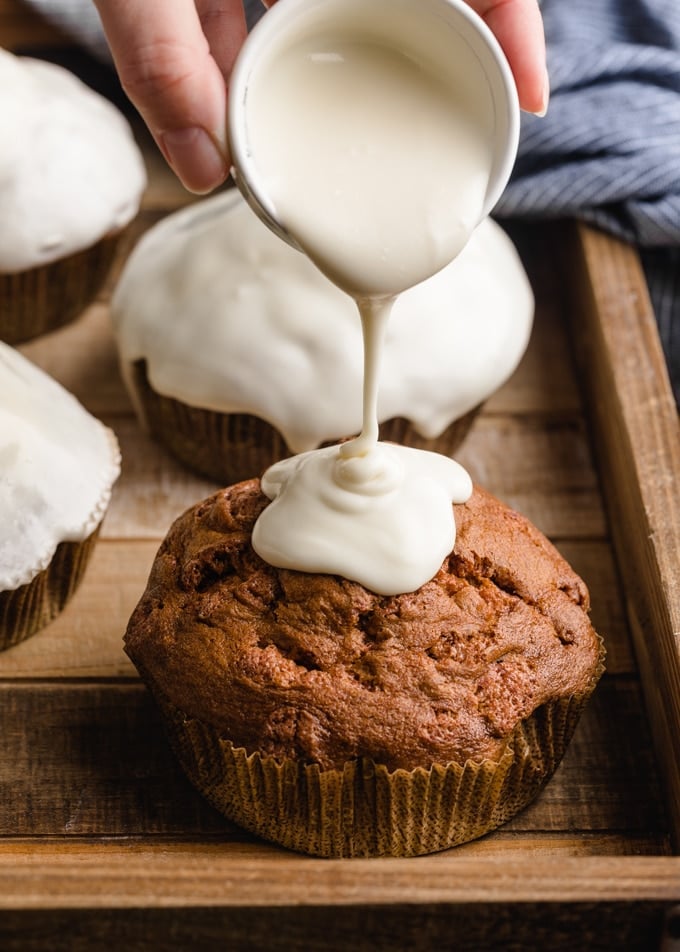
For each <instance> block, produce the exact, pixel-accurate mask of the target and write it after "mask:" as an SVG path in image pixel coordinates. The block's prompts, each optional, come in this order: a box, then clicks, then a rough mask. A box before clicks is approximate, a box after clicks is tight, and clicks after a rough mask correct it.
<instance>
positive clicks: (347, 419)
mask: <svg viewBox="0 0 680 952" xmlns="http://www.w3.org/2000/svg"><path fill="white" fill-rule="evenodd" d="M533 312H534V299H533V294H532V291H531V287H530V285H529V281H528V279H527V276H526V274H525V272H524V269H523V267H522V265H521V262H520V260H519V256H518V254H517V252H516V251H515V248H514V246H513V245H512V242H511V241H510V239H509V238H508V237H507V235H506V234H505V233H504V232H503V231H502V229H501V228H500V227H499V226H498V225H496V224H495V223H494V222H493V221H491V220H489V219H487V220H486V221H484V222H482V224H481V225H480V226H479V227H478V228H477V230H476V231H475V233H474V234H473V236H472V238H471V240H470V242H469V244H468V246H467V247H466V248H465V249H464V251H463V252H462V253H461V254H460V255H459V257H458V258H457V259H456V260H455V261H454V262H452V263H451V264H450V265H448V266H447V267H446V268H444V269H443V270H442V271H440V272H439V273H438V274H436V275H434V276H433V277H432V278H429V279H428V280H427V281H425V282H423V283H422V284H420V285H418V286H416V287H415V288H412V289H411V290H409V291H407V292H405V293H404V294H402V295H401V296H400V297H399V299H398V300H397V301H396V303H395V305H394V310H393V312H392V315H391V318H390V323H389V326H388V330H387V339H386V341H385V348H384V356H383V361H382V366H381V372H380V389H379V399H378V414H379V420H380V424H381V438H382V439H383V440H393V441H395V442H399V443H406V444H408V445H412V446H417V447H419V448H422V449H429V450H436V451H438V452H442V453H445V454H451V453H453V452H454V451H455V449H456V448H457V447H458V445H459V444H460V443H461V441H462V439H463V438H464V436H465V435H466V433H467V431H468V429H469V426H470V424H471V422H472V419H473V417H474V415H475V412H476V410H477V409H478V408H479V406H480V405H481V404H482V403H483V402H484V400H486V399H487V397H489V396H490V395H491V394H492V393H493V392H494V391H495V390H496V389H498V387H500V386H501V384H503V383H504V382H505V381H506V380H507V379H508V377H510V375H511V374H512V372H513V371H514V370H515V368H516V366H517V364H518V363H519V360H520V358H521V357H522V355H523V354H524V351H525V349H526V346H527V343H528V340H529V335H530V332H531V326H532V321H533ZM111 314H112V319H113V324H114V330H115V334H116V339H117V343H118V348H119V354H120V360H121V367H122V373H123V377H124V380H125V382H126V385H127V386H128V389H129V391H130V393H131V395H132V399H133V401H134V404H135V408H136V410H137V412H138V414H139V416H140V418H141V420H142V422H143V423H144V424H145V425H146V426H147V428H148V429H149V430H150V432H151V433H152V435H153V436H155V437H156V438H157V439H158V440H159V442H161V443H163V444H164V445H165V446H166V447H167V448H168V449H169V450H170V451H171V452H172V453H173V454H174V455H175V456H176V457H177V458H178V459H180V460H181V461H182V462H183V463H184V464H185V465H187V466H188V467H190V468H191V469H193V470H195V471H197V472H199V473H201V474H202V475H204V476H208V477H210V478H212V479H215V480H216V481H218V482H221V483H224V484H226V483H230V482H234V481H238V480H240V479H244V478H248V477H251V476H256V475H260V474H261V473H262V472H263V471H264V469H266V468H267V466H269V465H270V464H271V463H273V462H275V461H276V460H277V459H280V458H282V457H284V456H287V455H289V454H290V453H298V452H302V451H304V450H308V449H312V448H314V447H316V446H319V445H322V444H324V443H329V442H335V441H337V440H339V439H342V438H343V437H348V436H351V435H353V434H355V433H357V432H358V431H359V429H360V427H361V399H362V374H363V367H362V343H361V325H360V322H359V319H358V316H357V313H356V306H355V304H354V302H353V301H352V299H351V298H350V297H349V296H348V295H346V294H344V292H342V291H340V290H339V289H338V288H336V287H335V286H334V285H333V284H331V283H330V282H329V281H328V280H327V279H326V278H325V277H324V276H323V275H322V274H321V272H320V271H318V270H317V269H316V268H315V267H314V265H312V264H311V262H310V261H309V259H308V258H307V257H306V256H305V255H302V254H300V253H299V252H298V251H295V250H294V249H292V248H291V247H289V246H288V245H287V244H285V243H284V242H283V241H281V240H280V239H279V238H277V237H276V236H275V235H273V234H272V233H271V232H270V231H269V230H268V229H267V228H266V227H265V226H264V225H263V224H262V223H261V222H260V221H259V219H258V218H257V217H256V216H255V215H254V214H253V212H252V211H251V210H250V209H249V208H248V206H247V205H246V203H245V202H244V200H243V199H242V198H241V196H240V194H239V193H238V192H236V191H235V190H232V191H227V192H224V193H221V194H219V195H217V196H215V197H212V198H209V199H206V200H203V201H200V202H198V203H196V204H194V205H192V206H190V207H189V208H186V209H183V210H181V211H179V212H175V213H174V214H171V215H169V216H168V217H166V218H165V219H164V220H163V221H161V222H160V223H159V224H157V225H156V226H154V227H153V228H152V229H150V230H149V231H148V232H147V233H146V234H145V235H144V237H143V238H142V239H141V241H140V242H139V243H138V245H137V246H136V248H135V249H134V250H133V252H132V254H131V255H130V257H129V258H128V260H127V262H126V265H125V267H124V269H123V272H122V274H121V277H120V280H119V282H118V285H117V287H116V289H115V291H114V295H113V299H112V308H111Z"/></svg>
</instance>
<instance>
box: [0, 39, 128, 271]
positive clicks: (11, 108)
mask: <svg viewBox="0 0 680 952" xmlns="http://www.w3.org/2000/svg"><path fill="white" fill-rule="evenodd" d="M0 142H2V150H1V151H0V208H1V209H2V228H1V229H0V273H6V274H10V273H16V272H20V271H25V270H28V269H30V268H34V267H39V266H41V265H44V264H48V263H50V262H52V261H56V260H59V259H61V258H64V257H66V256H67V255H70V254H73V253H75V252H77V251H81V250H83V249H85V248H88V247H90V246H91V245H93V244H94V243H95V242H97V241H98V240H99V239H100V238H103V237H104V236H105V235H108V234H112V233H115V232H117V231H120V229H122V228H123V227H124V226H125V225H127V224H128V222H130V221H131V219H132V218H133V217H134V216H135V215H136V213H137V211H138V209H139V203H140V199H141V196H142V192H143V191H144V188H145V186H146V170H145V168H144V162H143V160H142V156H141V152H140V151H139V148H138V147H137V145H136V143H135V141H134V139H133V136H132V132H131V129H130V127H129V125H128V123H127V121H126V120H125V118H124V117H123V116H122V115H121V113H120V112H119V111H118V110H117V109H116V108H115V106H113V105H112V104H111V103H110V102H109V101H108V100H106V99H104V98H103V97H102V96H100V95H99V94H98V93H95V92H94V91H93V90H91V89H89V88H88V87H87V86H86V85H85V84H84V83H82V82H81V81H80V80H79V79H78V78H77V77H76V76H74V75H73V74H72V73H70V72H69V71H68V70H66V69H64V68H62V67H61V66H57V65H55V64H53V63H48V62H44V61H42V60H35V59H31V58H29V57H17V56H14V55H12V54H11V53H8V52H6V51H5V50H0Z"/></svg>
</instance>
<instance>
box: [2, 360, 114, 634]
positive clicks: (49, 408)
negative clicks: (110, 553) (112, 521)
mask: <svg viewBox="0 0 680 952" xmlns="http://www.w3.org/2000/svg"><path fill="white" fill-rule="evenodd" d="M0 458H1V459H2V479H0V524H1V525H2V527H3V533H2V539H0V649H5V648H8V647H9V646H10V645H13V644H16V643H17V642H19V641H22V640H23V639H25V638H28V636H29V635H32V634H34V633H35V632H36V631H38V630H39V629H40V628H43V627H44V626H45V625H46V624H47V623H48V622H49V621H51V620H52V619H53V618H54V617H56V615H58V614H59V612H61V610H62V609H63V607H64V606H65V604H66V603H67V602H68V600H69V599H70V598H71V596H72V595H73V593H74V592H75V590H76V588H77V587H78V585H79V584H80V581H81V579H82V577H83V573H84V571H85V567H86V565H87V562H88V559H89V557H90V555H91V552H92V550H93V548H94V545H95V542H96V539H97V534H98V532H99V527H100V525H101V522H102V519H103V518H104V514H105V512H106V509H107V506H108V503H109V499H110V496H111V488H112V486H113V484H114V482H115V480H116V479H117V477H118V473H119V471H120V453H119V450H118V443H117V441H116V438H115V436H114V434H113V433H112V431H111V430H109V429H108V428H107V427H105V426H103V425H102V424H101V423H99V421H97V420H95V419H94V417H92V416H90V414H89V413H87V411H86V410H85V409H84V408H83V407H82V406H81V405H80V403H78V401H77V400H76V399H75V398H74V397H73V396H72V395H71V394H69V393H68V392H67V391H66V390H64V388H63V387H61V386H60V385H59V384H58V383H57V382H56V381H54V380H52V379H51V378H50V377H49V376H47V374H45V373H43V371H41V370H40V369H39V368H38V367H36V366H35V365H33V364H31V363H30V362H29V361H28V360H26V358H25V357H22V355H21V354H20V353H19V352H18V351H16V350H14V349H13V348H11V347H8V346H7V345H6V344H2V343H0Z"/></svg>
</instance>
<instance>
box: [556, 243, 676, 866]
mask: <svg viewBox="0 0 680 952" xmlns="http://www.w3.org/2000/svg"><path fill="white" fill-rule="evenodd" d="M570 250H571V252H572V260H571V261H570V265H571V268H570V274H571V275H572V277H573V278H574V281H575V285H574V289H573V292H574V299H573V305H572V307H571V309H570V311H571V328H572V336H573V340H574V352H575V355H576V358H577V361H578V363H579V364H580V369H581V374H580V377H581V380H582V384H583V388H584V396H585V399H586V401H587V407H586V416H587V417H588V418H589V419H590V422H591V426H592V430H593V440H592V445H593V449H594V452H595V455H596V460H597V464H598V468H599V471H600V474H601V479H602V484H603V486H605V487H606V491H605V492H603V499H604V501H605V505H606V507H607V512H608V517H609V522H610V529H611V536H612V541H613V547H614V551H615V554H616V558H617V562H618V569H619V573H620V576H621V579H622V583H623V585H622V589H623V592H624V595H625V597H626V602H627V611H628V617H629V622H630V626H631V633H632V636H633V642H634V646H635V652H636V655H637V661H638V666H639V670H640V677H641V681H642V687H643V692H644V696H645V703H646V706H647V713H648V716H649V721H650V726H651V730H652V735H653V738H654V743H655V747H656V755H657V760H658V764H659V770H660V772H661V774H662V777H663V780H664V784H665V788H666V793H667V802H668V813H669V825H670V827H671V832H672V835H673V837H674V844H675V848H676V850H677V849H678V847H679V846H680V757H679V756H678V753H679V747H678V744H679V742H678V738H680V493H679V492H678V487H679V486H680V423H679V420H678V411H677V407H676V404H675V400H674V397H673V393H672V390H671V386H670V381H669V378H668V371H667V367H666V363H665V359H664V355H663V352H662V349H661V344H660V341H659V336H658V332H657V326H656V321H655V318H654V312H653V310H652V305H651V302H650V299H649V294H648V291H647V284H646V281H645V277H644V273H643V271H642V267H641V265H640V261H639V258H638V255H637V253H636V251H635V249H634V248H632V247H631V246H629V245H627V244H625V243H624V242H621V241H618V240H616V239H614V238H612V237H610V236H608V235H605V234H604V233H602V232H599V231H596V230H594V229H593V228H590V227H588V226H585V225H581V224H579V225H576V226H575V227H574V229H573V241H572V242H571V249H570Z"/></svg>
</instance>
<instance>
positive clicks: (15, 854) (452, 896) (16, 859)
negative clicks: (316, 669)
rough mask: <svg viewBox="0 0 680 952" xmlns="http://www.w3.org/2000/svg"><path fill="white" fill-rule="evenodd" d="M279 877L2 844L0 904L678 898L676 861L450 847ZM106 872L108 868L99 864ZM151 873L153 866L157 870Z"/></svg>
mask: <svg viewBox="0 0 680 952" xmlns="http://www.w3.org/2000/svg"><path fill="white" fill-rule="evenodd" d="M280 859H281V861H280V863H279V864H278V865H277V867H276V868H277V869H278V872H277V874H276V875H275V876H272V871H273V870H274V869H275V867H274V865H273V864H269V865H266V864H262V863H261V862H259V856H258V854H257V853H256V852H254V851H253V850H252V848H250V847H248V845H247V844H246V845H245V846H244V847H243V848H242V849H240V850H237V849H234V848H233V847H232V846H231V844H224V843H180V844H177V843H171V844H168V843H162V844H160V845H159V846H154V845H152V844H148V843H139V842H135V841H130V842H128V843H123V844H120V843H118V842H115V841H114V842H101V843H99V844H97V845H96V847H95V848H93V847H92V844H91V843H89V842H82V841H80V842H75V843H69V842H67V843H62V842H54V841H42V842H40V843H36V844H32V848H31V850H30V851H28V850H27V849H26V844H25V842H22V841H19V842H12V843H6V844H5V843H0V908H5V909H6V908H35V909H40V908H43V907H45V906H46V905H47V906H48V907H49V905H48V903H46V902H45V899H44V897H46V896H48V897H50V902H51V905H52V907H54V905H57V904H58V905H59V906H61V907H62V908H74V907H75V908H78V907H81V908H83V907H95V908H96V907H102V906H105V907H108V908H112V907H140V906H148V907H150V908H159V907H161V908H162V907H163V906H166V907H167V906H171V905H173V904H179V905H184V906H189V905H190V906H192V907H194V908H195V907H197V906H202V905H216V906H221V907H224V906H238V905H242V906H246V907H247V906H258V907H263V906H280V905H291V906H300V905H302V906H314V905H319V904H331V905H333V906H343V905H352V904H357V905H361V906H364V905H371V904H372V903H378V904H389V903H395V904H405V905H411V906H413V905H416V904H421V903H438V902H444V903H451V902H466V901H467V902H480V903H494V902H507V901H510V902H531V901H556V902H579V901H580V902H584V901H586V902H596V901H598V900H600V901H602V900H619V901H624V902H625V901H631V900H638V901H639V900H644V899H665V900H668V901H677V900H678V899H679V898H680V857H677V856H673V857H646V856H635V857H627V858H626V861H625V862H623V861H622V860H621V858H620V857H618V856H614V857H606V856H592V857H581V856H579V857H567V856H564V857H563V856H558V857H555V856H546V857H538V856H533V855H531V854H527V855H525V856H524V857H523V859H516V860H515V861H514V862H513V866H512V868H508V865H507V864H506V861H505V859H504V858H503V857H495V858H491V857H486V856H484V857H480V856H473V855H469V856H465V855H463V854H461V853H460V852H458V851H456V850H447V851H446V852H444V853H438V854H435V855H434V856H431V857H418V858H415V859H380V860H374V859H368V860H363V859H355V860H351V861H349V862H348V861H347V860H319V859H313V858H310V857H307V856H298V855H295V854H292V853H287V854H285V856H281V858H280ZM102 870H103V871H104V875H101V871H102ZM150 873H152V874H151V875H150Z"/></svg>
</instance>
